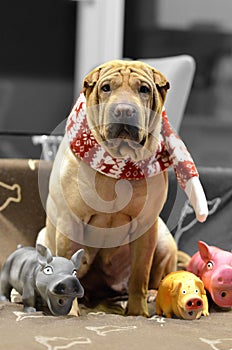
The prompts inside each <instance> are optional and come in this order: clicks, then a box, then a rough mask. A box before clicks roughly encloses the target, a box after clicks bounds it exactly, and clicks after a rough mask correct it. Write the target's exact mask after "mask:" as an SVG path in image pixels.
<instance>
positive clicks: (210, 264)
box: [207, 261, 213, 270]
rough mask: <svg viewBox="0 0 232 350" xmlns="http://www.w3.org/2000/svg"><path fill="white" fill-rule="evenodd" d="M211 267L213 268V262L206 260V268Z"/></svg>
mask: <svg viewBox="0 0 232 350" xmlns="http://www.w3.org/2000/svg"><path fill="white" fill-rule="evenodd" d="M212 268H213V263H212V261H208V262H207V269H208V270H212Z"/></svg>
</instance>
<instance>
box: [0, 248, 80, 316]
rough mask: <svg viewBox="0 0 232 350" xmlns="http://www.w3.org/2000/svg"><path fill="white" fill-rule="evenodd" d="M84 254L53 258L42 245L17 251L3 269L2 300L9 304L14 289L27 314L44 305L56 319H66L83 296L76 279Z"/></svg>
mask: <svg viewBox="0 0 232 350" xmlns="http://www.w3.org/2000/svg"><path fill="white" fill-rule="evenodd" d="M83 254H84V250H83V249H80V250H78V251H77V252H76V253H75V254H73V255H72V257H71V259H70V260H68V259H65V258H63V257H53V256H52V254H51V252H50V250H49V249H48V248H47V247H45V246H43V245H41V244H37V245H36V248H32V247H25V248H24V247H22V248H18V249H17V250H16V251H14V252H13V253H12V254H11V255H10V256H9V257H8V258H7V260H6V262H5V263H4V265H3V267H2V271H1V287H0V300H10V294H11V290H12V289H13V288H14V289H15V290H16V291H17V292H18V293H20V294H21V295H22V301H23V305H24V311H25V312H35V311H37V307H38V306H39V304H45V305H47V306H48V308H49V310H50V312H51V313H52V314H53V315H67V314H68V313H69V312H70V310H71V307H72V303H73V300H74V299H75V298H81V297H82V296H83V295H84V289H83V287H82V285H81V284H80V282H79V280H78V278H77V275H76V273H77V270H78V269H79V267H80V265H81V259H82V256H83Z"/></svg>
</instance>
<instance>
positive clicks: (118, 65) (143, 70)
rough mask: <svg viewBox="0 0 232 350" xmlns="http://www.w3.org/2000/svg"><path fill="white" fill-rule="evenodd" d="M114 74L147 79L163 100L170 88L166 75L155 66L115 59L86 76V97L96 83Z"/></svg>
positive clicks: (84, 86) (84, 88) (84, 85)
mask: <svg viewBox="0 0 232 350" xmlns="http://www.w3.org/2000/svg"><path fill="white" fill-rule="evenodd" d="M114 76H117V77H119V76H121V77H122V79H123V78H125V77H130V76H132V77H137V78H138V79H140V80H141V79H142V80H144V81H147V82H148V83H149V84H150V85H153V86H154V87H156V88H157V89H158V91H159V92H160V94H161V97H162V99H163V100H164V99H165V96H166V92H167V90H168V89H169V82H168V81H167V79H166V77H165V76H164V75H163V74H162V73H161V72H159V71H158V70H156V69H155V68H153V67H151V66H149V65H147V64H145V63H143V62H140V61H120V60H115V61H110V62H107V63H105V64H103V65H101V66H99V67H97V68H95V69H94V70H93V71H91V72H90V73H89V74H88V75H87V76H86V77H85V79H84V81H83V92H84V94H85V95H86V97H88V95H89V93H90V92H91V90H92V89H93V88H94V87H95V85H96V84H99V83H100V82H101V81H102V80H104V79H105V78H107V77H111V78H113V77H114Z"/></svg>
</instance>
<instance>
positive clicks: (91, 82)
mask: <svg viewBox="0 0 232 350" xmlns="http://www.w3.org/2000/svg"><path fill="white" fill-rule="evenodd" d="M99 75H100V68H95V69H94V70H92V71H91V72H90V73H89V74H87V75H86V77H85V78H84V80H83V84H82V92H83V93H84V95H85V97H87V96H88V95H89V94H90V92H91V91H92V89H93V88H94V86H95V84H96V82H97V81H98V79H99Z"/></svg>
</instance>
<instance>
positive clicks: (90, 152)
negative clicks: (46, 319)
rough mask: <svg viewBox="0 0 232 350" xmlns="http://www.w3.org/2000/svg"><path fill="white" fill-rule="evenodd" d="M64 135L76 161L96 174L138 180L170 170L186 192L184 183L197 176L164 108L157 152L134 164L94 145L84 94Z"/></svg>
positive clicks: (192, 162) (192, 163) (96, 144)
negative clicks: (84, 164) (97, 172)
mask: <svg viewBox="0 0 232 350" xmlns="http://www.w3.org/2000/svg"><path fill="white" fill-rule="evenodd" d="M66 132H67V136H68V140H69V143H70V147H71V150H72V152H73V153H74V154H75V156H76V157H78V158H80V159H82V160H83V161H84V162H85V163H87V164H88V165H90V166H91V167H92V168H93V169H95V170H96V171H99V172H100V173H102V174H104V175H107V176H110V177H113V178H115V179H127V180H139V179H143V178H147V177H150V176H154V175H157V174H159V173H160V172H162V171H164V170H167V169H168V167H169V166H173V168H174V171H175V174H176V178H177V181H178V183H179V185H180V186H181V188H182V189H185V187H186V183H187V181H188V180H189V179H190V178H191V177H193V176H198V172H197V169H196V166H195V164H194V161H193V159H192V157H191V155H190V153H189V152H188V150H187V148H186V146H185V144H184V143H183V141H182V140H181V139H180V137H179V136H178V135H177V134H176V133H175V131H174V130H173V129H172V127H171V125H170V123H169V120H168V117H167V114H166V111H165V109H164V108H163V111H162V127H161V133H160V137H159V144H158V148H157V151H156V153H155V154H154V155H152V156H151V157H149V158H147V159H145V160H141V161H137V162H134V161H132V160H131V159H129V158H127V159H122V158H113V157H112V156H111V155H110V154H109V153H108V152H107V151H106V150H105V149H104V148H103V147H102V146H101V145H99V144H98V143H97V141H96V139H95V138H94V136H93V134H92V132H91V130H90V128H89V126H88V123H87V118H86V100H85V96H84V94H83V93H81V94H80V96H79V98H78V99H77V101H76V104H75V105H74V107H73V109H72V111H71V113H70V115H69V117H68V120H67V124H66Z"/></svg>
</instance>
